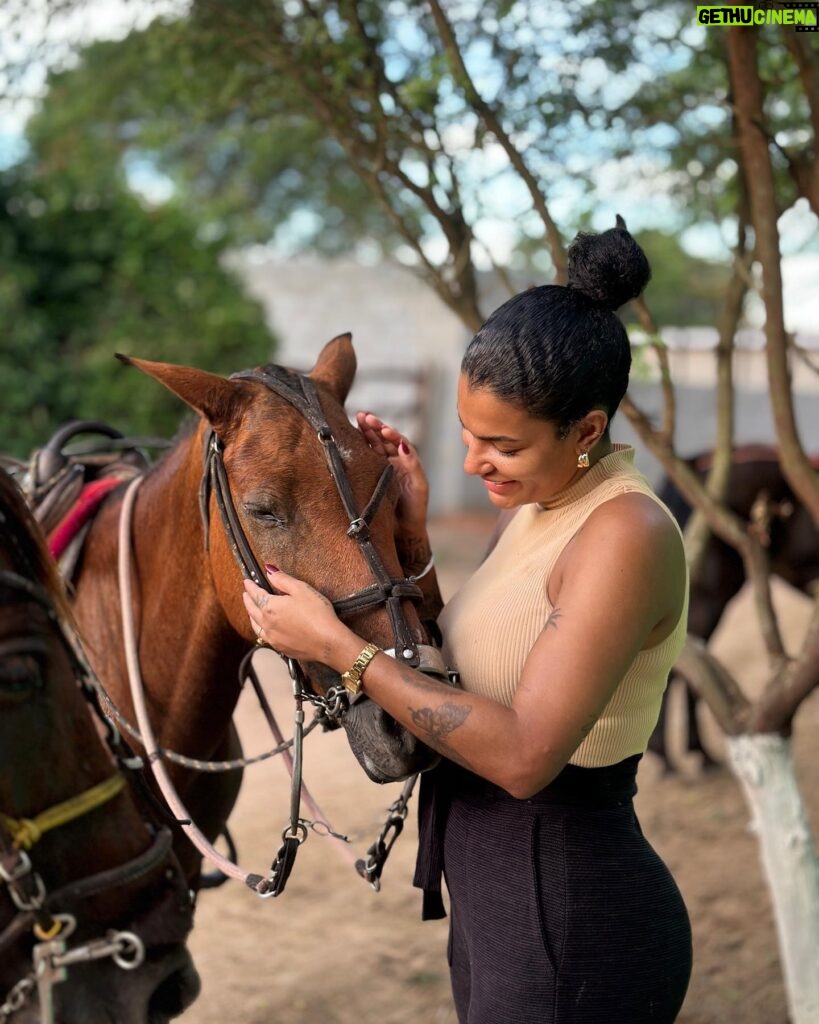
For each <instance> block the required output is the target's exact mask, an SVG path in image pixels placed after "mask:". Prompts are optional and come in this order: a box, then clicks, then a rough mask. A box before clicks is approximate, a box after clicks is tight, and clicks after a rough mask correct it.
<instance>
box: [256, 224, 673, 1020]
mask: <svg viewBox="0 0 819 1024" xmlns="http://www.w3.org/2000/svg"><path fill="white" fill-rule="evenodd" d="M649 276H650V270H649V266H648V262H647V261H646V258H645V256H644V254H643V252H642V250H641V249H640V248H639V246H638V245H637V244H636V242H635V241H634V240H633V239H632V237H631V236H630V235H629V233H628V232H627V231H626V229H625V224H624V223H623V222H622V220H621V219H620V218H618V222H617V227H616V228H614V229H612V230H611V231H607V232H605V233H603V234H601V235H588V234H581V235H579V236H578V237H577V238H576V239H575V241H574V243H573V245H572V246H571V248H570V250H569V284H568V286H567V287H565V288H563V287H558V286H549V287H541V288H533V289H531V290H530V291H527V292H524V293H522V294H521V295H518V296H516V297H515V298H513V299H511V300H510V301H508V302H507V303H505V304H504V305H503V306H501V307H500V308H499V309H498V310H496V311H495V312H494V313H493V314H492V316H491V317H490V318H489V320H487V322H486V323H485V324H484V325H483V327H482V328H481V329H480V330H479V331H478V333H477V334H476V335H475V337H474V338H473V339H472V341H471V343H470V345H469V347H468V349H467V351H466V354H465V356H464V359H463V363H462V368H461V369H462V372H461V375H460V381H459V386H458V413H459V416H460V420H461V423H462V425H463V439H464V444H465V445H466V449H467V453H466V459H465V462H464V468H465V470H466V472H467V473H470V474H473V475H477V476H480V477H481V479H482V481H483V483H484V485H485V487H486V489H487V492H488V496H489V500H490V501H491V502H492V504H493V505H495V506H496V507H497V508H498V509H500V510H501V516H500V517H499V526H498V529H497V530H496V537H495V539H494V544H493V546H492V548H491V550H490V553H489V554H488V556H487V558H486V559H485V561H484V562H483V564H482V565H481V566H480V567H479V569H478V570H477V571H476V572H475V574H474V575H473V576H472V577H471V579H470V580H468V582H467V583H466V584H465V586H464V587H463V588H462V589H461V590H460V591H459V592H458V593H457V594H456V595H455V597H454V598H453V599H452V600H451V601H450V602H449V604H448V605H447V607H446V608H445V609H444V611H443V613H442V614H441V616H440V618H439V624H440V627H441V630H442V633H443V637H444V654H445V657H446V659H447V661H448V664H450V665H453V666H455V667H456V668H457V669H458V671H459V673H460V682H461V687H462V689H460V690H453V689H450V688H447V687H446V686H444V685H443V684H441V683H439V682H436V681H434V680H431V679H429V678H427V677H425V676H423V675H421V674H419V673H418V672H416V671H414V670H413V669H410V668H407V667H406V666H403V665H400V664H398V663H397V662H396V661H394V660H393V659H391V658H389V657H387V656H385V655H384V654H383V653H381V652H378V651H377V649H375V648H374V647H373V645H365V642H364V640H363V638H362V637H360V636H356V635H355V633H353V632H352V631H351V630H350V629H349V628H348V627H347V626H345V625H344V624H343V623H341V622H340V621H339V620H338V619H337V618H336V617H335V614H334V612H333V610H332V607H331V606H330V604H329V602H328V601H327V600H326V599H324V598H323V597H322V596H321V595H319V594H318V593H317V592H316V591H314V590H312V589H311V588H309V587H308V586H307V585H306V584H303V583H300V582H299V581H297V580H295V579H293V578H292V577H289V576H286V575H285V574H284V573H281V572H278V571H277V570H276V569H275V567H272V566H271V567H270V569H269V571H270V573H271V582H273V583H274V585H275V587H276V589H277V590H278V591H280V592H282V596H269V597H268V595H266V594H265V593H264V592H263V591H262V590H260V589H259V588H258V587H256V586H254V585H253V584H252V583H246V584H245V590H246V593H245V605H246V607H247V610H248V613H249V614H250V617H251V620H252V622H253V625H254V628H255V629H256V631H257V632H259V633H260V634H262V635H263V636H264V639H265V640H266V641H267V642H268V643H270V644H271V645H272V646H274V647H275V648H277V649H278V650H280V651H282V652H284V653H286V654H288V655H290V656H292V657H295V658H301V659H306V660H310V659H313V660H322V661H324V662H326V663H328V664H330V665H331V666H332V667H333V668H334V669H336V670H338V671H339V672H344V671H346V670H350V669H351V666H355V669H354V671H353V673H352V675H353V681H354V682H356V680H357V681H358V682H357V685H360V686H362V687H363V690H364V692H365V693H366V694H367V695H368V696H369V697H371V698H372V699H373V700H374V701H376V702H377V703H378V704H380V705H381V706H382V707H384V708H385V709H386V710H387V711H388V712H389V713H390V714H391V715H393V716H394V717H395V718H396V719H397V720H398V721H399V722H401V723H402V724H403V725H405V726H406V727H407V728H408V729H410V730H411V731H413V732H414V733H415V734H416V735H418V736H419V737H420V738H421V739H423V740H424V741H425V742H427V743H428V744H429V745H430V746H432V747H434V748H435V749H436V750H438V751H439V752H440V753H441V754H443V755H444V756H445V758H446V759H447V760H446V761H444V762H442V767H441V768H439V769H437V770H436V771H435V772H434V773H431V776H425V777H424V787H423V792H422V812H421V844H420V854H419V867H418V871H417V873H416V884H419V885H421V886H422V887H423V888H424V889H425V890H426V891H425V912H426V916H440V915H441V914H442V913H443V905H442V903H441V901H440V896H439V894H438V891H439V887H440V885H439V879H440V872H441V869H443V872H444V876H445V879H446V882H447V888H448V890H449V894H450V903H451V915H452V920H451V926H450V941H449V951H448V957H449V963H450V971H451V979H452V988H453V994H454V999H455V1005H456V1008H457V1012H458V1019H459V1021H460V1022H461V1024H534V1022H539V1024H547V1022H548V1024H598V1022H599V1024H603V1022H605V1024H642V1022H644V1021H645V1022H649V1021H650V1022H653V1024H667V1022H671V1021H673V1020H675V1019H676V1016H677V1013H678V1011H679V1009H680V1006H681V1004H682V1001H683V997H684V995H685V991H686V987H687V984H688V978H689V974H690V968H691V934H690V928H689V922H688V916H687V914H686V910H685V906H684V904H683V901H682V898H681V896H680V894H679V891H678V889H677V887H676V885H675V884H674V881H673V879H672V878H671V875H670V874H669V872H668V870H667V868H666V867H665V865H664V864H663V863H662V861H661V860H660V859H659V857H658V856H657V854H656V853H655V852H654V851H653V849H652V848H651V846H650V845H649V844H648V843H647V841H646V840H645V839H644V838H643V836H642V833H641V831H640V827H639V824H638V823H637V820H636V818H635V815H634V810H633V807H632V797H633V795H634V793H635V792H636V785H635V775H636V771H637V763H638V761H639V759H640V757H641V755H642V753H643V752H644V750H645V748H646V744H647V742H648V738H649V736H650V734H651V731H652V728H653V726H654V723H655V721H656V719H657V715H658V712H659V708H660V700H661V697H662V693H663V690H664V688H665V685H666V682H667V679H668V673H669V670H670V669H671V666H672V664H673V662H674V660H675V658H676V656H677V654H678V653H679V651H680V648H681V646H682V643H683V640H684V636H685V630H686V614H687V573H686V565H685V558H684V554H683V547H682V542H681V537H680V533H679V530H678V529H677V527H676V524H675V523H674V521H673V520H672V518H671V516H670V515H669V513H668V511H667V510H666V509H665V507H664V506H662V505H661V504H660V502H659V501H658V500H657V499H656V497H655V496H654V495H653V493H652V492H651V490H650V488H649V486H648V484H647V482H646V481H645V479H644V478H643V477H642V476H641V475H640V474H639V473H638V472H637V471H636V470H635V469H634V467H633V456H634V452H633V449H631V448H629V447H628V446H626V445H616V444H613V443H612V441H611V439H610V436H609V424H610V422H611V419H612V416H613V415H614V413H615V411H616V409H617V407H618V405H619V403H620V401H621V399H622V397H623V395H624V394H625V391H626V386H627V383H628V372H629V366H630V359H631V357H630V349H629V343H628V338H627V336H626V333H625V330H624V329H623V326H622V324H621V323H620V321H619V319H618V318H617V316H616V315H615V312H614V310H616V309H617V308H619V307H620V306H621V305H623V303H625V302H626V301H628V300H629V299H630V298H633V297H635V296H636V295H638V294H639V293H640V291H641V290H642V288H643V287H644V286H645V284H646V283H647V281H648V278H649ZM359 425H360V427H361V429H362V430H363V432H364V434H365V436H366V437H367V438H368V440H369V441H370V443H371V445H372V446H373V447H374V448H376V449H377V450H379V451H382V452H384V454H386V455H387V456H388V457H389V458H390V460H391V461H392V462H393V464H394V465H395V466H396V469H397V471H398V473H399V475H400V477H401V480H402V484H403V487H402V505H401V509H400V511H401V515H402V520H401V521H402V523H403V528H402V531H403V532H402V544H401V548H400V549H399V550H401V549H403V550H404V551H406V552H407V553H408V557H409V558H410V559H411V560H412V561H413V563H414V564H413V565H411V566H409V565H408V566H407V571H409V572H413V571H417V570H418V568H419V566H422V565H424V563H425V562H427V564H429V563H428V559H429V549H428V540H427V539H426V527H425V522H424V519H425V514H426V481H425V478H424V475H423V471H422V469H421V467H420V464H419V462H418V459H417V455H416V453H415V452H414V451H413V449H412V447H411V446H410V445H409V443H408V442H407V441H406V439H404V438H403V437H402V436H401V435H400V434H398V433H397V432H396V431H394V430H392V429H391V428H390V427H388V426H386V425H385V424H383V423H382V422H381V421H380V420H379V419H378V418H377V417H375V416H373V415H371V414H369V413H366V414H359ZM430 579H431V573H428V574H427V576H426V578H425V582H426V583H427V585H429V581H430ZM328 638H329V639H328ZM348 678H349V677H348Z"/></svg>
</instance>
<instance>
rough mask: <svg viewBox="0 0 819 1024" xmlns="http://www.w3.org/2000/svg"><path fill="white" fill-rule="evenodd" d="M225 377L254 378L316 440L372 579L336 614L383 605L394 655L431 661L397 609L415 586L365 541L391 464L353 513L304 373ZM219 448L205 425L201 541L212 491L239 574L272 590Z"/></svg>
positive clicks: (337, 604) (416, 596) (417, 662)
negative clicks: (307, 426) (393, 573)
mask: <svg viewBox="0 0 819 1024" xmlns="http://www.w3.org/2000/svg"><path fill="white" fill-rule="evenodd" d="M272 369H275V370H276V371H277V373H278V375H274V374H273V373H272V372H270V370H272ZM230 379H231V380H248V381H255V382H256V383H258V384H263V385H264V386H265V387H266V388H268V389H269V390H270V391H272V392H274V394H277V395H279V397H281V398H283V399H284V400H285V401H286V402H289V403H290V405H292V406H293V407H294V408H295V409H297V410H298V411H299V412H300V413H301V414H302V416H304V418H305V419H306V420H307V421H308V423H309V424H310V426H311V427H312V428H313V429H314V430H315V432H316V436H317V437H318V440H319V441H320V442H321V446H322V448H323V449H324V455H325V458H326V460H327V465H328V468H329V470H330V475H331V477H332V479H333V482H334V483H335V486H336V490H337V491H338V494H339V497H340V498H341V501H342V504H343V506H344V511H345V512H346V513H347V518H348V520H349V527H348V529H347V536H348V537H352V538H353V540H355V542H356V543H357V544H358V547H359V549H360V550H361V553H362V554H363V556H364V558H365V560H366V562H367V565H368V566H369V568H370V572H371V573H372V574H373V576H374V577H375V582H374V583H372V584H371V585H370V586H369V587H364V588H363V589H361V590H359V591H357V592H356V593H354V594H351V595H350V596H349V597H343V598H340V599H339V600H336V601H333V602H332V603H333V608H334V609H335V611H336V613H337V614H338V615H339V616H344V615H350V614H354V613H356V612H360V611H364V610H365V609H367V608H374V607H377V606H378V605H381V604H383V605H385V606H386V609H387V613H388V615H389V617H390V623H391V625H392V629H393V635H394V637H395V651H394V653H395V656H396V658H398V659H400V660H401V661H402V662H403V663H404V664H405V665H409V666H411V667H412V668H419V667H422V662H424V661H432V660H433V659H430V658H425V657H424V652H423V651H421V650H419V648H423V647H425V646H426V645H419V644H418V643H417V641H416V640H415V639H414V637H413V635H412V630H411V629H410V627H409V623H408V622H407V619H406V616H405V615H404V612H403V609H402V607H401V601H402V599H406V598H410V599H412V600H420V599H421V598H422V597H423V594H422V592H421V589H420V587H418V586H417V585H416V584H415V583H413V582H412V580H410V579H409V578H407V577H393V576H390V575H389V573H388V572H387V571H386V569H385V568H384V563H383V561H382V559H381V556H380V555H379V553H378V551H377V550H376V548H375V545H374V544H373V543H372V540H371V539H370V524H371V523H372V520H373V518H374V516H375V514H376V512H377V511H378V508H379V506H380V504H381V501H382V500H383V498H384V495H385V494H386V493H387V489H388V488H389V485H390V483H391V481H392V478H393V468H392V466H390V465H387V466H386V467H385V468H384V471H383V472H382V474H381V476H380V477H379V480H378V483H377V484H376V485H375V490H374V491H373V494H372V497H371V498H370V500H369V501H368V502H367V505H366V507H365V508H364V510H363V511H361V512H359V510H358V507H357V504H356V500H355V495H354V494H353V489H352V487H351V486H350V480H349V478H348V476H347V472H346V470H345V468H344V460H343V458H342V455H341V452H340V451H339V447H338V444H337V443H336V439H335V437H334V436H333V431H332V429H331V427H330V425H329V423H328V422H327V419H326V418H325V415H324V411H323V410H322V408H321V402H320V400H319V396H318V392H317V391H316V386H315V384H314V383H313V381H312V380H311V379H310V377H308V376H306V375H304V374H296V373H293V372H292V371H288V370H285V369H283V368H281V367H271V368H270V369H268V370H244V371H242V372H241V373H235V374H233V375H232V376H231V378H230ZM222 452H223V448H222V443H221V441H220V440H219V438H218V437H217V435H216V433H215V431H214V430H213V429H212V428H208V429H207V430H206V432H205V471H204V474H203V477H202V484H201V487H200V492H199V504H200V511H201V514H202V522H203V526H204V531H205V545H206V546H207V543H208V533H209V518H210V516H209V498H210V493H211V491H213V494H214V497H215V499H216V504H217V507H218V509H219V513H220V515H221V517H222V523H223V525H224V529H225V533H226V534H227V538H228V541H229V543H230V546H231V549H232V551H233V553H234V556H235V558H236V561H237V562H238V564H239V568H240V569H241V571H242V574H243V575H244V576H245V577H246V578H247V579H251V580H253V582H254V583H257V584H258V585H259V586H260V587H263V588H264V589H265V590H267V591H268V592H271V593H272V587H271V586H270V584H269V583H268V580H267V577H266V575H265V573H264V572H263V571H262V569H261V567H260V565H259V563H258V561H257V560H256V557H255V555H254V554H253V550H252V548H251V546H250V543H249V541H248V539H247V536H246V534H245V532H244V530H243V528H242V524H241V521H240V519H239V516H238V513H237V511H236V506H235V504H234V502H233V498H232V496H231V493H230V486H229V483H228V478H227V472H226V470H225V463H224V458H223V455H222Z"/></svg>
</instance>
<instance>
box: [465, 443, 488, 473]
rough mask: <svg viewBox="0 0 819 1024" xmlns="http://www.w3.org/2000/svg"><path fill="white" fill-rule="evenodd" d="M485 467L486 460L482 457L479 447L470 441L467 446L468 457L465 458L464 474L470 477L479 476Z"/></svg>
mask: <svg viewBox="0 0 819 1024" xmlns="http://www.w3.org/2000/svg"><path fill="white" fill-rule="evenodd" d="M485 465H486V459H485V458H482V457H481V453H480V450H479V448H478V446H477V445H476V444H475V442H474V441H470V442H469V443H468V444H467V446H466V455H465V456H464V472H465V473H468V474H469V475H470V476H478V475H480V473H481V469H482V468H483V467H484V466H485Z"/></svg>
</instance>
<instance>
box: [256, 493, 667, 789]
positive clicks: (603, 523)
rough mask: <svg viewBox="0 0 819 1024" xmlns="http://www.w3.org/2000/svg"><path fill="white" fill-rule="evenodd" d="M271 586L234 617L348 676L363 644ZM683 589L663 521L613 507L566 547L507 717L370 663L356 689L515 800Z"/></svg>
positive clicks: (632, 503) (628, 506)
mask: <svg viewBox="0 0 819 1024" xmlns="http://www.w3.org/2000/svg"><path fill="white" fill-rule="evenodd" d="M273 581H274V583H275V586H276V588H277V589H279V590H281V591H283V592H284V596H282V597H278V596H273V595H267V594H265V592H264V591H261V590H260V588H258V587H255V585H254V584H252V583H246V584H245V589H246V595H245V605H246V607H247V609H248V612H249V614H250V616H251V619H253V621H254V622H255V623H256V624H257V626H260V627H261V628H262V629H263V631H264V633H265V637H266V638H267V639H268V641H269V642H270V643H271V644H272V645H273V646H275V647H276V648H277V649H278V650H281V651H283V652H284V653H286V654H288V655H290V656H291V657H295V658H300V659H303V660H314V661H322V662H324V663H325V664H327V665H330V666H331V667H332V668H334V669H335V670H336V671H338V672H343V671H345V670H346V669H348V668H349V667H350V665H352V663H353V661H354V660H355V658H356V657H357V656H358V654H359V653H360V651H361V649H362V647H363V646H364V643H365V641H364V640H363V639H362V638H361V637H360V636H357V635H356V634H355V633H353V632H352V630H350V629H349V628H348V627H346V626H345V625H344V624H343V623H341V622H339V621H338V619H337V618H336V617H335V614H334V612H333V610H332V606H331V605H330V604H329V602H328V601H326V599H325V598H323V597H322V596H321V595H319V594H317V593H316V591H314V590H312V588H310V587H307V586H306V584H303V583H300V582H299V581H298V580H294V579H293V578H292V577H288V576H284V574H275V577H274V580H273ZM684 586H685V563H684V556H683V552H682V544H681V541H680V537H679V534H678V532H677V530H676V528H675V527H674V525H673V524H672V523H671V521H670V520H669V518H668V516H667V515H666V514H665V513H664V512H663V511H662V510H661V509H660V508H659V507H658V506H657V505H656V504H655V503H654V502H653V501H651V499H649V498H646V497H645V496H642V495H623V496H621V497H618V498H615V499H612V500H611V501H609V502H607V503H606V504H605V505H604V506H601V507H600V508H599V509H597V510H596V511H595V512H594V513H593V514H592V515H591V516H590V517H589V519H588V521H587V522H586V524H585V526H584V527H583V528H582V530H581V531H580V532H579V533H578V535H577V536H576V538H575V539H574V541H573V542H572V548H571V551H570V552H569V554H568V557H567V558H566V560H565V564H564V567H563V572H562V583H561V585H560V589H559V593H557V594H554V595H553V597H555V607H554V609H553V611H552V614H551V615H550V616H549V619H548V620H547V622H546V623H544V626H543V630H542V632H541V634H540V636H539V637H538V639H537V641H536V642H535V645H534V647H533V648H532V651H531V652H530V654H529V657H528V658H527V660H526V663H525V665H524V669H523V673H522V676H521V679H520V684H519V686H518V690H517V693H516V695H515V698H514V701H513V703H512V705H511V707H505V706H503V705H501V704H498V703H497V702H495V701H492V700H489V699H487V698H484V697H480V696H477V695H475V694H470V693H466V692H464V691H460V690H453V689H451V688H449V687H447V686H446V685H444V684H442V683H439V682H437V681H436V680H434V679H430V678H429V677H427V676H424V675H422V674H421V673H419V672H417V671H415V670H413V669H410V668H407V667H406V666H403V665H400V664H399V663H397V662H396V661H394V660H393V659H392V658H389V657H387V656H385V655H380V654H379V655H377V656H376V657H375V658H374V659H373V661H372V662H371V663H370V665H369V667H368V668H367V670H366V673H365V675H364V678H363V689H364V692H365V693H366V694H367V695H368V696H369V697H371V698H372V699H373V700H374V701H376V703H378V704H380V705H381V706H382V707H383V708H384V709H385V710H386V711H387V712H388V713H389V714H391V715H392V716H393V717H394V718H395V719H396V720H397V721H399V722H400V723H401V724H403V725H405V726H406V727H407V728H408V729H409V730H410V731H411V732H413V733H414V734H415V735H416V736H418V737H419V738H420V739H422V740H423V741H424V742H426V743H427V744H429V746H431V747H433V748H434V749H435V750H437V751H439V752H440V753H441V754H443V755H445V756H446V757H448V758H450V759H451V760H453V761H456V762H457V763H459V764H461V765H463V766H464V767H466V768H469V769H470V770H471V771H474V772H476V773H477V774H478V775H481V776H483V777H484V778H486V779H489V780H490V781H491V782H494V783H496V784H497V785H499V786H501V787H502V788H503V789H505V790H507V791H508V792H509V793H510V794H512V795H513V796H516V797H520V798H525V797H528V796H531V795H532V794H533V793H536V792H537V791H538V790H540V789H542V788H543V786H545V785H546V784H547V783H548V782H550V781H551V780H552V779H553V778H554V777H555V776H556V775H557V774H558V772H559V771H560V770H561V769H562V768H563V766H564V765H565V764H566V763H567V761H568V760H569V758H570V757H571V755H572V753H573V752H574V751H575V750H576V749H577V747H578V746H579V745H580V743H581V742H582V741H583V739H584V737H585V736H586V735H587V734H588V732H589V731H590V729H591V728H592V726H593V725H594V723H595V722H596V720H597V718H598V717H599V715H600V713H601V712H602V710H603V708H604V707H605V706H606V704H607V703H608V701H609V699H610V697H611V695H612V693H613V692H614V690H615V688H616V687H617V685H618V684H619V682H620V681H621V680H622V678H623V676H624V675H625V673H626V671H627V670H628V668H629V666H630V665H631V663H632V662H633V660H634V658H635V657H636V656H637V654H638V652H639V651H640V650H641V649H642V648H643V647H644V646H646V645H647V644H648V643H651V644H653V643H655V642H659V639H662V634H663V632H664V633H665V635H667V634H668V633H669V632H670V631H671V630H672V629H673V628H674V625H675V624H676V621H677V619H678V618H679V614H680V612H681V610H682V607H683V601H684ZM260 604H261V605H262V607H259V605H260ZM308 624H309V625H308Z"/></svg>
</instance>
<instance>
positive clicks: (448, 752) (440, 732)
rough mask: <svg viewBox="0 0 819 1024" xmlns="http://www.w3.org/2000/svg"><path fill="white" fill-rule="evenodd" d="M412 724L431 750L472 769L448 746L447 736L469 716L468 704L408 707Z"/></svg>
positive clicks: (463, 758)
mask: <svg viewBox="0 0 819 1024" xmlns="http://www.w3.org/2000/svg"><path fill="white" fill-rule="evenodd" d="M408 710H409V712H410V716H411V718H412V724H413V725H414V726H415V727H416V729H418V733H419V735H420V738H421V739H423V740H425V741H426V742H427V743H428V744H429V746H431V747H432V748H433V750H437V751H438V752H439V753H441V754H443V755H444V756H445V757H448V758H449V759H450V761H455V762H456V764H459V765H461V766H462V767H464V768H466V769H468V770H469V771H472V770H473V768H472V765H471V764H470V763H469V761H467V760H466V758H465V757H463V756H462V755H461V754H459V753H457V752H456V751H455V750H453V749H452V747H451V746H450V744H449V742H448V740H447V737H448V736H449V734H450V733H452V732H454V731H455V730H456V729H458V728H459V727H460V726H461V725H463V723H464V722H465V721H466V719H467V718H468V717H469V714H470V712H471V711H472V708H471V706H470V705H468V704H450V703H444V704H441V705H440V706H439V707H438V708H436V709H433V708H429V707H426V708H413V707H410V708H409V709H408Z"/></svg>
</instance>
